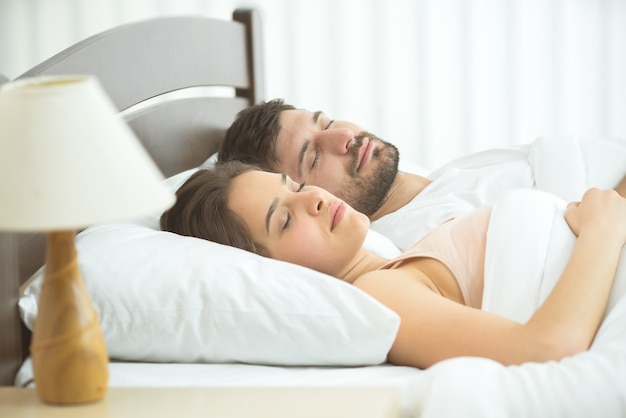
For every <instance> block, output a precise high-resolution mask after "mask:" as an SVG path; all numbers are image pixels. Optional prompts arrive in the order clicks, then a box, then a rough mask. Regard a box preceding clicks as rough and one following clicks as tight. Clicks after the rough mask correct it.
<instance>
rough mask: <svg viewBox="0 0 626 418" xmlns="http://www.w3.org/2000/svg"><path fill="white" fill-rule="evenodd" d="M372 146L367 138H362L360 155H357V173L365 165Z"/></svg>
mask: <svg viewBox="0 0 626 418" xmlns="http://www.w3.org/2000/svg"><path fill="white" fill-rule="evenodd" d="M373 146H374V144H373V143H372V142H371V141H370V140H369V138H368V137H364V138H363V145H362V146H361V149H362V151H361V153H360V154H359V165H358V166H357V168H356V170H357V171H359V170H360V169H361V167H363V166H364V165H365V163H367V162H368V161H369V159H370V154H371V153H372V147H373Z"/></svg>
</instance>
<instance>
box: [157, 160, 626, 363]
mask: <svg viewBox="0 0 626 418" xmlns="http://www.w3.org/2000/svg"><path fill="white" fill-rule="evenodd" d="M177 197H178V201H177V203H176V204H175V206H174V207H172V208H171V209H170V210H169V211H168V212H166V213H164V214H163V216H162V218H161V226H162V229H163V230H167V231H172V232H176V233H179V234H182V235H190V236H196V237H199V238H204V239H208V240H212V241H215V242H219V243H222V244H227V245H232V246H235V247H238V248H242V249H245V250H248V251H252V252H256V253H258V254H261V255H264V256H267V257H271V258H275V259H278V260H283V261H288V262H292V263H296V264H300V265H302V266H305V267H309V268H312V269H315V270H318V271H321V272H323V273H326V274H330V275H333V276H335V277H338V278H340V279H342V280H345V281H347V282H349V283H352V284H353V285H355V286H357V287H359V288H360V289H362V290H363V291H365V292H367V293H369V294H370V295H371V296H373V297H374V298H376V299H378V300H379V301H380V302H382V303H383V304H385V305H386V306H388V307H389V308H391V309H392V310H394V311H395V312H396V313H398V315H399V316H400V318H401V325H400V329H399V331H398V334H397V337H396V340H395V341H394V343H393V345H392V348H391V350H390V351H389V354H388V360H389V362H391V363H394V364H399V365H410V366H416V367H420V368H426V367H428V366H430V365H432V364H434V363H436V362H438V361H440V360H444V359H447V358H451V357H458V356H479V357H487V358H491V359H494V360H496V361H499V362H501V363H503V364H520V363H523V362H527V361H547V360H558V359H561V358H563V357H566V356H569V355H572V354H575V353H578V352H580V351H584V350H586V349H588V348H589V346H590V345H591V342H592V341H593V338H594V335H595V332H596V330H597V329H598V327H599V325H600V323H601V320H602V316H603V314H604V311H605V308H606V305H607V300H608V297H609V293H610V290H611V286H612V282H613V279H614V276H615V272H616V269H617V265H618V262H619V257H620V251H621V248H622V246H623V245H624V243H625V242H626V200H624V199H623V198H621V197H620V196H619V195H618V194H617V193H616V192H615V191H602V190H598V189H591V190H589V191H588V192H587V193H586V194H585V196H584V198H583V200H582V202H580V203H570V204H569V205H568V207H567V210H566V212H565V219H566V221H567V223H568V225H569V226H570V228H571V230H572V231H573V232H574V234H576V236H577V237H578V239H577V240H576V243H575V246H574V248H573V251H572V253H571V256H570V258H569V261H568V262H567V265H566V267H565V269H564V270H563V272H562V274H561V276H560V278H559V280H558V282H557V283H556V285H555V286H554V288H553V290H552V291H551V293H550V295H549V296H548V297H547V299H546V300H545V302H544V303H543V304H542V305H541V306H540V307H539V309H537V311H536V312H535V313H534V314H533V315H532V317H531V318H530V319H529V320H528V321H527V322H526V323H523V324H522V323H518V322H515V321H512V320H509V319H507V318H504V317H502V316H499V315H495V314H493V313H489V312H485V311H482V310H480V307H481V299H482V290H483V276H484V274H483V265H484V258H485V243H486V235H487V228H488V226H489V220H490V212H491V208H484V209H480V210H478V211H476V212H473V213H471V214H468V215H467V216H464V217H460V218H457V219H454V220H451V221H449V222H446V223H444V224H442V225H440V226H439V227H438V228H436V229H435V230H433V231H432V232H430V233H429V234H428V235H427V236H426V237H424V238H423V239H421V240H420V241H419V242H418V243H417V244H416V247H415V248H414V249H412V250H411V251H409V252H407V253H406V254H404V255H403V256H401V257H400V258H398V259H395V260H391V261H390V260H386V259H383V258H381V257H379V256H377V255H374V254H372V253H370V252H368V251H366V250H365V249H364V248H363V247H362V244H363V241H364V239H365V236H366V233H367V230H368V227H369V220H368V218H367V217H366V216H365V215H363V214H361V213H359V212H357V211H355V210H353V209H352V208H351V207H349V206H348V205H346V204H345V203H344V202H342V201H341V200H339V199H337V198H336V197H334V196H333V195H331V194H330V193H328V192H326V191H325V190H323V189H320V188H317V187H314V186H306V185H304V184H296V183H294V182H293V181H291V180H290V179H289V177H287V176H286V175H284V174H275V173H269V172H264V171H259V170H256V169H255V168H254V167H251V166H247V165H243V164H241V163H237V162H231V163H226V164H223V165H220V166H218V168H216V169H215V170H214V171H207V170H202V171H199V172H197V173H196V174H194V175H193V176H192V177H191V178H190V179H189V180H188V181H187V182H186V183H185V184H184V185H183V186H182V187H181V188H180V189H179V190H178V192H177Z"/></svg>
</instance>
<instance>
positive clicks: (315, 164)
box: [311, 147, 320, 168]
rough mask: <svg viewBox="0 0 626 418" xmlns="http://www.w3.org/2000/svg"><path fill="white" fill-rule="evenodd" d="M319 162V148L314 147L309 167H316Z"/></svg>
mask: <svg viewBox="0 0 626 418" xmlns="http://www.w3.org/2000/svg"><path fill="white" fill-rule="evenodd" d="M319 162H320V149H319V148H318V147H315V156H314V157H313V161H312V162H311V168H315V167H317V165H318V164H319Z"/></svg>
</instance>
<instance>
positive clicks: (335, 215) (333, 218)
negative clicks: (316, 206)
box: [328, 200, 346, 231]
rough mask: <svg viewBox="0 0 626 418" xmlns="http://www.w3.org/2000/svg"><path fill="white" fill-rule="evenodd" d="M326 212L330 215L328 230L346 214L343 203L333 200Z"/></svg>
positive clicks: (333, 227)
mask: <svg viewBox="0 0 626 418" xmlns="http://www.w3.org/2000/svg"><path fill="white" fill-rule="evenodd" d="M328 214H329V217H330V230H331V231H332V230H333V229H335V227H336V226H337V225H338V224H339V222H341V220H342V219H343V216H344V215H345V214H346V205H344V204H343V202H340V201H338V200H335V201H334V202H333V203H331V205H330V209H329V211H328Z"/></svg>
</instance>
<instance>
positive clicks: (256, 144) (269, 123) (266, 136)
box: [218, 99, 295, 170]
mask: <svg viewBox="0 0 626 418" xmlns="http://www.w3.org/2000/svg"><path fill="white" fill-rule="evenodd" d="M293 109H295V107H294V106H292V105H289V104H286V103H285V102H283V100H282V99H274V100H270V101H269V102H261V103H257V104H256V105H254V106H250V107H247V108H245V109H243V110H242V111H240V112H239V113H238V114H237V117H236V118H235V121H234V122H233V123H232V124H231V125H230V127H229V128H228V129H227V130H226V134H225V136H224V140H223V141H222V146H221V148H220V151H219V153H218V161H219V162H226V161H231V160H237V161H243V162H244V163H247V164H255V165H257V166H259V167H262V168H264V169H266V170H271V169H273V168H274V167H275V166H276V164H278V157H277V155H276V149H275V148H276V139H277V138H278V133H279V131H280V123H279V122H280V121H279V118H280V114H281V112H283V111H285V110H293Z"/></svg>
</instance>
